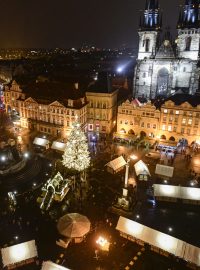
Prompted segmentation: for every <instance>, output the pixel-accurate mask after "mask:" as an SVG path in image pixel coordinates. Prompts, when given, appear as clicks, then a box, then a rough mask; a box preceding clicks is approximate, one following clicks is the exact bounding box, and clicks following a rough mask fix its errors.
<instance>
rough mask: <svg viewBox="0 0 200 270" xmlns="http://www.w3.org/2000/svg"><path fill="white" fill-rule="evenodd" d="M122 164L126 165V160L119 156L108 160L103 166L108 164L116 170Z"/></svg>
mask: <svg viewBox="0 0 200 270" xmlns="http://www.w3.org/2000/svg"><path fill="white" fill-rule="evenodd" d="M124 165H126V161H125V159H124V158H123V157H122V156H120V157H118V158H116V159H114V160H112V161H110V162H108V163H107V164H106V165H105V166H108V167H110V168H112V169H113V170H114V171H117V170H118V169H120V168H121V167H123V166H124Z"/></svg>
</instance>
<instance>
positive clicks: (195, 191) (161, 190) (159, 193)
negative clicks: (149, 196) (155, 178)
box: [153, 184, 200, 201]
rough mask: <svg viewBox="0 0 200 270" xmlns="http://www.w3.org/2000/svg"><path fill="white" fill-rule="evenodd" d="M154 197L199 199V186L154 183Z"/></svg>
mask: <svg viewBox="0 0 200 270" xmlns="http://www.w3.org/2000/svg"><path fill="white" fill-rule="evenodd" d="M153 188H154V196H155V197H171V198H179V199H184V200H194V201H200V188H193V187H180V186H170V185H159V184H154V185H153Z"/></svg>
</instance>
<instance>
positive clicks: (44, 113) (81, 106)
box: [5, 82, 87, 138]
mask: <svg viewBox="0 0 200 270" xmlns="http://www.w3.org/2000/svg"><path fill="white" fill-rule="evenodd" d="M5 104H6V108H7V111H9V110H11V111H12V110H13V109H15V110H16V111H17V112H18V113H19V115H20V125H21V127H24V128H28V129H30V130H37V131H39V132H42V133H46V134H50V135H53V136H58V137H62V138H65V137H67V135H68V134H69V132H70V130H71V126H72V122H73V121H74V120H75V116H76V115H77V116H78V119H79V121H80V123H81V125H82V127H83V129H85V130H86V123H87V101H86V98H85V96H84V95H83V94H82V93H81V92H80V90H79V88H78V84H70V85H69V84H64V83H53V82H39V83H35V84H32V85H29V86H27V87H26V88H24V89H21V88H20V87H19V85H18V84H17V83H16V82H13V83H12V85H11V87H6V88H5Z"/></svg>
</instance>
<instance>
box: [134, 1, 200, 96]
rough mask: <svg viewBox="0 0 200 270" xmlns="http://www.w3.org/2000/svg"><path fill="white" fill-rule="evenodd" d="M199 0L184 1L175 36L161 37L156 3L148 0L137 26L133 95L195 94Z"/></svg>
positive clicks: (199, 16) (196, 83) (197, 82)
mask: <svg viewBox="0 0 200 270" xmlns="http://www.w3.org/2000/svg"><path fill="white" fill-rule="evenodd" d="M199 18H200V10H199V0H186V2H185V6H184V8H183V10H181V12H180V15H179V20H178V24H177V29H178V36H177V39H176V40H175V41H173V40H172V38H171V36H170V33H168V32H167V33H166V34H165V35H164V37H162V36H161V29H162V18H161V14H160V9H159V6H158V2H157V1H156V0H148V1H147V2H146V7H145V11H144V15H143V17H141V19H140V27H139V51H138V60H137V65H136V68H135V76H134V93H133V94H134V96H135V97H137V98H141V97H144V98H146V99H154V98H156V97H157V96H165V97H166V96H169V95H170V94H173V93H175V92H176V91H177V90H179V89H182V90H183V91H184V92H185V93H188V94H192V95H193V94H195V93H196V92H197V90H198V85H199V74H200V73H199V68H198V57H199V46H200V19H199Z"/></svg>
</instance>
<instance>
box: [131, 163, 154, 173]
mask: <svg viewBox="0 0 200 270" xmlns="http://www.w3.org/2000/svg"><path fill="white" fill-rule="evenodd" d="M134 167H135V172H136V174H137V176H138V175H141V174H143V175H149V176H151V174H150V172H149V169H148V167H147V165H146V164H145V163H144V162H143V161H142V160H139V161H138V162H137V163H135V165H134Z"/></svg>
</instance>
